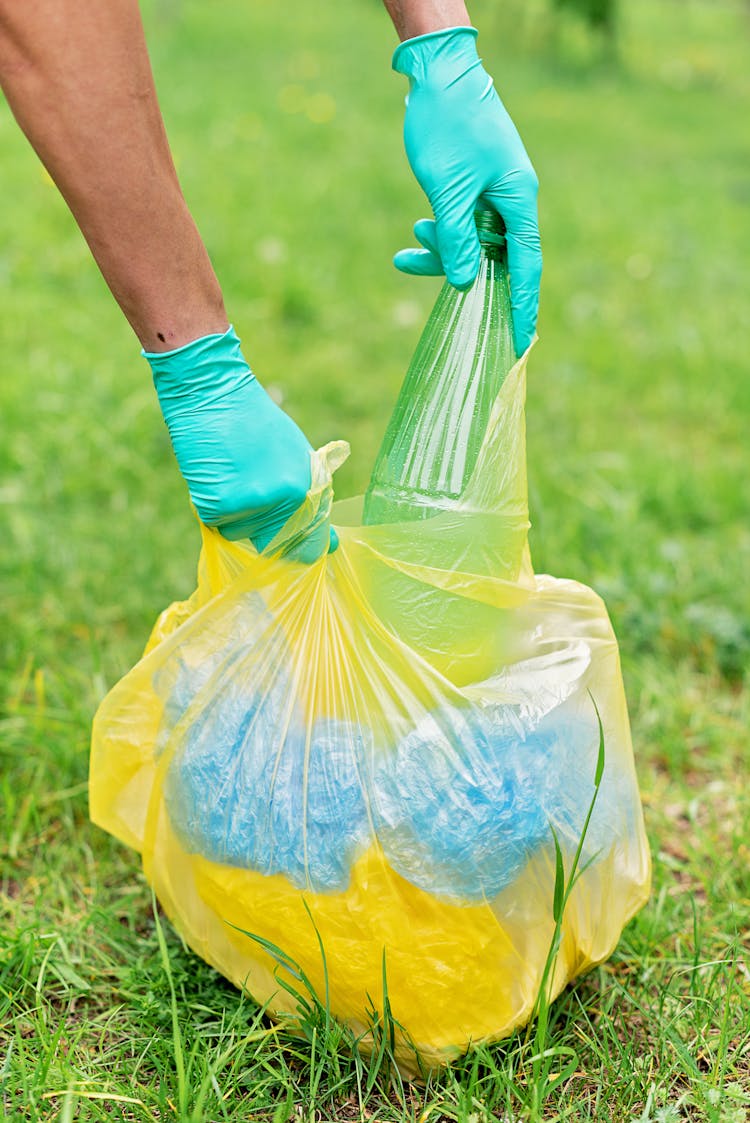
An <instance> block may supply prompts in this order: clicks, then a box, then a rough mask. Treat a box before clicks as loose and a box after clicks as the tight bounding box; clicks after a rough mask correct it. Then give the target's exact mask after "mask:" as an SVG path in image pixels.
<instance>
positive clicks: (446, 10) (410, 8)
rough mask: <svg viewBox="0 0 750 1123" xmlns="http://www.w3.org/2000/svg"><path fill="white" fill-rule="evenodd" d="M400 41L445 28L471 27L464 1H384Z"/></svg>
mask: <svg viewBox="0 0 750 1123" xmlns="http://www.w3.org/2000/svg"><path fill="white" fill-rule="evenodd" d="M383 3H384V4H385V6H386V8H387V10H388V14H389V15H390V17H391V19H392V20H393V26H394V27H395V28H396V31H397V33H398V36H399V39H401V40H404V39H413V38H414V36H416V35H426V34H427V33H428V32H430V31H440V30H441V29H442V28H444V27H462V26H469V25H470V24H471V20H470V18H469V13H468V12H467V10H466V5H465V4H464V2H463V0H383Z"/></svg>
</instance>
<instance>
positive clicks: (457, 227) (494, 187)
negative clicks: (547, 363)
mask: <svg viewBox="0 0 750 1123" xmlns="http://www.w3.org/2000/svg"><path fill="white" fill-rule="evenodd" d="M476 35H477V32H476V30H475V29H474V28H473V27H452V28H446V29H444V30H441V31H435V32H431V33H429V34H427V35H419V36H417V37H416V38H413V39H407V40H405V41H404V42H403V43H401V45H400V46H399V47H397V48H396V52H395V54H394V56H393V68H394V70H397V71H398V72H399V73H401V74H406V75H407V76H408V78H409V95H408V98H407V107H406V118H405V121H404V143H405V146H406V154H407V157H408V160H409V164H410V165H411V168H412V171H413V172H414V175H415V176H416V178H417V181H418V182H419V184H420V186H421V187H422V189H423V191H424V192H425V194H426V195H427V198H428V199H429V201H430V205H431V206H432V209H433V212H434V215H435V224H434V226H433V225H432V224H431V223H429V222H421V223H418V224H417V227H416V228H415V232H416V233H417V237H418V238H419V240H420V241H421V242H422V245H423V246H424V249H421V250H417V249H408V250H402V251H401V252H400V253H397V254H396V256H395V258H394V264H395V265H396V267H397V268H398V269H401V270H402V271H403V272H405V273H415V274H421V275H432V276H435V275H439V274H441V273H445V274H446V276H447V278H448V280H449V281H450V283H451V284H452V285H455V286H456V288H459V289H466V288H469V286H470V285H471V284H472V283H473V282H474V279H475V278H476V275H477V271H478V269H479V256H480V250H479V239H478V237H477V232H476V226H475V223H474V210H475V207H476V204H477V201H478V200H479V198H480V196H481V198H482V199H483V200H484V201H485V202H486V203H487V204H488V205H490V206H491V207H493V208H494V209H495V210H496V211H497V212H498V213H499V214H500V215H501V216H502V218H503V221H504V223H505V228H506V236H507V247H508V269H509V272H510V288H511V305H512V309H513V329H514V336H515V345H516V352H517V353H518V354H519V355H521V354H523V352H524V351H525V350H526V348H527V347H528V346H529V344H530V342H531V340H532V338H533V336H534V331H535V328H536V319H537V310H538V306H539V281H540V278H541V272H542V253H541V245H540V240H539V226H538V221H537V207H536V196H537V186H538V183H537V178H536V175H535V173H534V169H533V168H532V166H531V161H530V160H529V157H528V155H527V153H526V149H525V148H524V146H523V142H522V141H521V138H520V136H519V135H518V132H517V130H516V127H515V125H514V124H513V122H512V121H511V119H510V117H509V115H508V113H507V111H506V109H505V107H504V106H503V103H502V102H501V101H500V98H499V97H498V95H497V92H496V91H495V88H494V85H493V82H492V79H491V78H490V77H489V75H488V74H487V72H486V71H485V69H484V67H483V66H482V63H481V60H480V59H479V56H478V55H477V50H476Z"/></svg>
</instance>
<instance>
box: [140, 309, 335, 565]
mask: <svg viewBox="0 0 750 1123" xmlns="http://www.w3.org/2000/svg"><path fill="white" fill-rule="evenodd" d="M143 355H144V357H145V358H146V359H148V361H149V363H150V364H151V370H152V372H153V376H154V385H155V387H156V393H157V394H158V396H159V404H160V405H161V410H162V413H163V415H164V420H165V421H166V423H167V428H168V429H169V435H170V437H171V440H172V447H173V448H174V453H175V456H176V458H177V463H178V465H179V468H180V471H181V472H182V474H183V476H184V477H185V480H186V482H187V485H188V489H189V491H190V498H191V499H192V501H193V504H194V506H195V509H196V511H197V512H198V516H199V517H200V519H201V520H202V521H203V522H204V523H205V524H206V525H207V526H213V527H218V529H219V530H220V531H221V533H222V534H223V535H224V537H225V538H229V539H233V540H236V539H240V538H249V539H250V540H251V542H252V543H253V545H254V546H255V547H256V549H258V550H263V549H265V547H266V546H267V545H268V543H269V542H270V541H271V540H272V539H273V538H274V537H275V536H276V534H277V533H278V532H279V530H280V529H281V527H282V526H283V525H284V523H285V522H286V521H287V519H288V518H289V517H290V515H292V514H293V513H294V512H295V511H296V510H297V508H298V507H299V506H300V505H301V504H302V502H303V501H304V499H305V496H306V495H307V491H308V489H309V487H310V475H311V469H310V452H311V446H310V444H309V442H308V440H307V438H306V437H305V436H304V434H303V433H302V431H301V430H300V429H299V428H298V427H297V425H295V423H294V422H293V421H292V419H291V417H289V416H288V415H287V414H286V413H284V411H283V410H282V409H279V407H278V406H277V405H276V404H275V403H274V402H273V401H272V400H271V398H270V397H269V396H268V394H267V393H266V391H265V390H264V389H263V387H262V386H261V384H260V383H259V382H258V380H257V379H256V377H255V375H254V374H253V372H252V371H251V370H250V367H249V366H248V365H247V363H246V362H245V359H244V358H243V355H242V351H241V349H240V341H239V339H238V338H237V335H236V333H235V330H234V328H232V327H230V328H229V329H228V331H226V332H225V333H224V334H223V335H206V336H204V337H203V338H202V339H196V340H195V341H194V342H192V343H188V344H186V345H185V346H184V347H179V348H178V349H177V350H175V351H166V352H152V353H148V352H146V351H144V352H143ZM329 538H330V548H331V549H335V548H336V545H338V540H337V538H336V536H335V532H334V531H333V530H332V529H330V531H329V527H328V525H327V524H323V525H322V526H321V527H319V528H316V529H315V531H314V532H313V533H312V534H311V535H310V537H309V538H308V539H307V540H306V541H305V542H304V543H303V545H302V547H301V548H300V549H298V550H295V553H294V556H295V557H296V558H297V559H298V560H300V561H304V562H313V561H315V560H316V558H318V557H320V555H321V554H323V553H324V552H325V551H326V549H328V548H329Z"/></svg>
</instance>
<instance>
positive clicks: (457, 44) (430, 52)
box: [391, 24, 479, 80]
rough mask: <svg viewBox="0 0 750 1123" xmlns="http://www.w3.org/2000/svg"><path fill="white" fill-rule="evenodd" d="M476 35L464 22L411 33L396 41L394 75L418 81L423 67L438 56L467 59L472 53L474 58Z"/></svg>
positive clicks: (393, 62) (423, 70)
mask: <svg viewBox="0 0 750 1123" xmlns="http://www.w3.org/2000/svg"><path fill="white" fill-rule="evenodd" d="M478 34H479V32H478V31H477V29H476V27H470V26H469V25H468V24H467V25H462V26H460V27H443V28H441V29H440V30H439V31H428V32H427V33H426V34H425V35H415V36H414V38H413V39H404V41H403V43H399V45H398V47H396V50H395V51H394V52H393V60H392V63H391V65H392V67H393V69H394V70H395V71H396V72H397V73H398V74H405V75H406V76H407V78H412V79H414V80H419V79H421V78H424V75H425V72H426V69H427V67H428V66H429V65H430V64H431V63H432V62H433V61H437V60H440V59H441V58H442V59H446V60H449V59H452V58H454V57H455V56H456V55H460V56H464V57H465V58H466V59H467V60H468V59H471V58H472V56H473V58H475V59H476V58H477V49H476V40H477V35H478ZM477 61H478V59H477Z"/></svg>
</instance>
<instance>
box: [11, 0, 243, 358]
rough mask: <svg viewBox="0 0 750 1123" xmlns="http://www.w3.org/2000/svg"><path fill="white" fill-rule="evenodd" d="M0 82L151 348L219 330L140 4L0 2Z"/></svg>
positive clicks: (213, 284)
mask: <svg viewBox="0 0 750 1123" xmlns="http://www.w3.org/2000/svg"><path fill="white" fill-rule="evenodd" d="M0 84H1V85H2V87H3V90H4V92H5V95H6V97H7V99H8V102H9V104H10V106H11V109H12V110H13V112H14V114H15V116H16V119H17V120H18V122H19V124H20V126H21V128H22V129H23V130H24V132H25V133H26V136H27V137H28V139H29V140H30V141H31V143H32V145H33V146H34V148H35V149H36V151H37V153H38V154H39V156H40V158H41V160H42V161H43V163H44V165H45V167H46V168H47V170H48V171H49V173H50V175H51V176H52V178H53V179H54V181H55V183H56V184H57V186H58V187H59V189H60V191H61V193H62V194H63V196H64V197H65V199H66V201H67V203H68V205H69V207H70V209H71V211H72V212H73V214H74V216H75V218H76V221H77V222H78V225H79V226H80V228H81V231H82V232H83V235H84V237H85V238H86V241H87V242H88V244H89V246H90V247H91V250H92V253H93V255H94V257H95V258H96V261H97V263H98V265H99V268H100V269H101V271H102V273H103V275H104V277H105V280H106V281H107V284H108V285H109V287H110V289H111V290H112V293H113V294H114V296H115V299H116V300H117V302H118V304H119V305H120V307H121V308H122V310H123V312H124V314H125V316H126V317H127V319H128V320H129V322H130V324H131V325H132V327H133V330H134V331H135V333H136V335H137V336H138V338H139V339H140V341H141V343H142V344H143V346H144V347H145V348H146V350H151V351H157V350H165V349H167V348H170V347H177V346H180V345H181V344H183V343H185V342H187V341H188V340H190V339H195V338H196V337H197V336H200V335H204V334H207V333H209V332H219V331H224V330H225V329H226V327H227V318H226V314H225V311H224V306H223V300H222V296H221V290H220V288H219V284H218V281H217V280H216V276H215V274H214V271H213V269H212V266H211V263H210V261H209V258H208V254H207V252H206V249H205V247H204V245H203V242H202V240H201V238H200V235H199V234H198V231H197V229H196V227H195V224H194V222H193V220H192V218H191V216H190V213H189V211H188V208H187V205H186V203H185V200H184V198H183V196H182V192H181V190H180V187H179V183H178V181H177V175H176V173H175V169H174V164H173V162H172V157H171V154H170V151H169V144H168V141H167V137H166V132H165V130H164V124H163V122H162V118H161V113H160V110H159V106H158V103H157V99H156V92H155V89H154V84H153V78H152V75H151V68H150V64H149V60H148V54H147V51H146V44H145V40H144V36H143V28H142V25H141V19H140V13H139V10H138V5H137V2H136V0H107V3H105V4H101V3H99V2H98V0H23V2H22V3H19V2H18V0H0Z"/></svg>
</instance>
